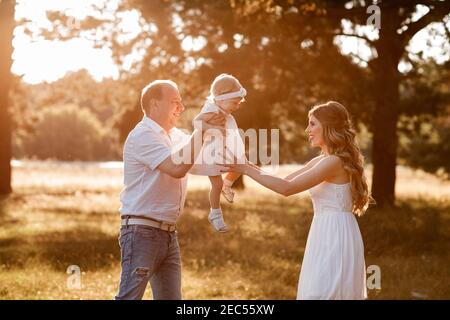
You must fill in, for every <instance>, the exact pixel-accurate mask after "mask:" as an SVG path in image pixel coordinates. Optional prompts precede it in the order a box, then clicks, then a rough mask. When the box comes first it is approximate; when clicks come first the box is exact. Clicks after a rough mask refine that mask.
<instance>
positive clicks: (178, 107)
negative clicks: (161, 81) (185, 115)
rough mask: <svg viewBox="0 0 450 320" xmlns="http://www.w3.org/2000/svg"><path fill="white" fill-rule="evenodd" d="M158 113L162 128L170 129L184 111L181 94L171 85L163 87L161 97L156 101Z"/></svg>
mask: <svg viewBox="0 0 450 320" xmlns="http://www.w3.org/2000/svg"><path fill="white" fill-rule="evenodd" d="M158 106H159V108H158V109H159V115H160V119H161V122H162V124H163V127H164V129H166V130H170V129H172V128H173V127H175V125H176V123H177V120H178V118H179V117H180V116H181V113H182V112H183V111H184V106H183V104H182V102H181V96H180V93H179V92H178V90H177V89H176V88H174V87H172V86H171V85H167V86H165V87H164V88H163V97H162V99H161V100H159V101H158Z"/></svg>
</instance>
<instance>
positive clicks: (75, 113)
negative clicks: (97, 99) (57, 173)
mask: <svg viewBox="0 0 450 320" xmlns="http://www.w3.org/2000/svg"><path fill="white" fill-rule="evenodd" d="M116 146H117V142H116V141H115V138H114V136H113V135H112V134H111V132H107V131H106V130H105V128H104V127H103V125H102V124H101V123H100V122H99V120H98V119H97V118H96V117H95V115H94V114H93V113H92V112H91V111H89V110H88V109H85V108H80V107H78V106H76V105H73V104H68V105H61V106H54V107H52V108H47V109H44V110H43V111H42V112H41V113H40V114H39V120H38V121H37V122H36V123H35V125H34V128H33V130H32V131H31V132H28V133H27V134H25V136H24V137H23V139H22V145H21V148H20V147H19V149H22V150H21V151H22V155H23V156H26V157H37V158H39V159H49V158H53V159H59V160H107V159H111V158H117V150H116Z"/></svg>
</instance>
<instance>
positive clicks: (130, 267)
mask: <svg viewBox="0 0 450 320" xmlns="http://www.w3.org/2000/svg"><path fill="white" fill-rule="evenodd" d="M119 245H120V251H121V265H122V273H121V276H120V286H119V293H118V294H117V296H116V300H139V299H142V296H143V295H144V292H145V288H146V287H147V282H149V281H150V285H151V287H152V291H153V298H154V299H155V300H181V259H180V248H179V246H178V240H177V233H176V231H173V232H168V231H164V230H161V229H157V228H153V227H149V226H144V225H129V226H122V228H121V229H120V236H119Z"/></svg>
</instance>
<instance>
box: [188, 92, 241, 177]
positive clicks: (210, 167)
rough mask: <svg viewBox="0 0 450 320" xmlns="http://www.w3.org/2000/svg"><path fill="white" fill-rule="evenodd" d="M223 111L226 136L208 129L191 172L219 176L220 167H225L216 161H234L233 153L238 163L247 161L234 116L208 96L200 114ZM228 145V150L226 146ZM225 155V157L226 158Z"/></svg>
mask: <svg viewBox="0 0 450 320" xmlns="http://www.w3.org/2000/svg"><path fill="white" fill-rule="evenodd" d="M219 112H222V113H223V114H224V116H225V119H226V122H225V129H226V130H225V131H226V136H225V137H224V136H223V135H222V134H221V133H220V132H219V131H218V130H208V131H207V132H206V136H205V142H204V144H203V147H202V149H201V151H200V154H199V155H198V157H197V159H195V162H194V165H193V166H192V168H191V170H190V171H189V173H191V174H195V175H203V176H219V175H222V173H221V172H220V169H223V167H221V166H219V165H217V164H216V163H224V161H225V163H230V164H231V163H233V155H234V156H235V157H236V159H237V160H238V163H244V162H245V147H244V142H243V141H242V138H241V136H240V134H239V128H238V126H237V123H236V120H235V119H234V117H233V116H232V115H231V114H229V113H226V112H225V111H223V110H222V109H220V107H219V106H218V105H216V104H215V103H214V101H213V100H212V99H211V98H208V99H207V100H206V102H205V104H204V105H203V108H202V110H201V111H200V114H204V113H219ZM225 146H226V152H225V151H224V147H225ZM224 155H225V158H224Z"/></svg>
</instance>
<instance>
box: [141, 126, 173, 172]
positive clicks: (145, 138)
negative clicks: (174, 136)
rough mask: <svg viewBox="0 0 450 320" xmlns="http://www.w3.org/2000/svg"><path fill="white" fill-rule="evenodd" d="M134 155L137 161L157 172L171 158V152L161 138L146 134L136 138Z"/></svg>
mask: <svg viewBox="0 0 450 320" xmlns="http://www.w3.org/2000/svg"><path fill="white" fill-rule="evenodd" d="M133 154H134V157H135V159H136V160H137V161H139V162H141V163H143V164H144V165H146V166H148V167H149V168H150V169H152V170H155V169H156V168H157V167H158V166H159V165H160V164H161V162H163V161H164V160H166V159H167V157H169V156H170V154H171V150H170V147H169V146H167V145H166V144H165V143H164V141H163V140H162V139H161V138H160V137H158V136H156V135H153V134H151V133H146V134H141V135H139V136H136V137H135V139H134V141H133Z"/></svg>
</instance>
